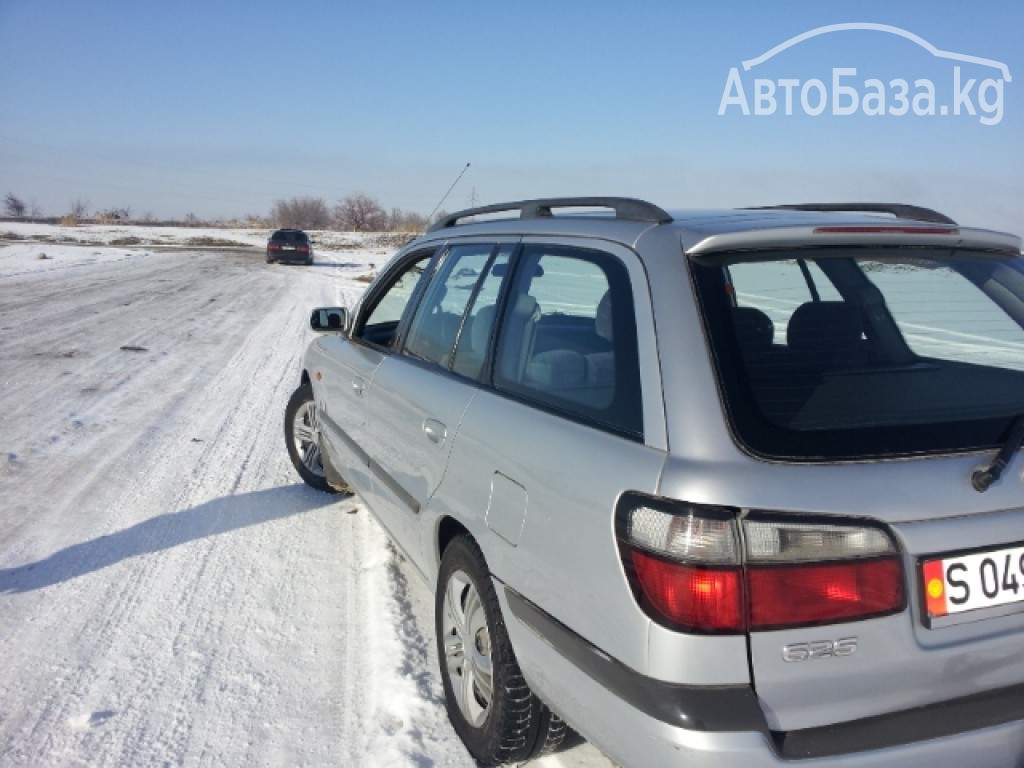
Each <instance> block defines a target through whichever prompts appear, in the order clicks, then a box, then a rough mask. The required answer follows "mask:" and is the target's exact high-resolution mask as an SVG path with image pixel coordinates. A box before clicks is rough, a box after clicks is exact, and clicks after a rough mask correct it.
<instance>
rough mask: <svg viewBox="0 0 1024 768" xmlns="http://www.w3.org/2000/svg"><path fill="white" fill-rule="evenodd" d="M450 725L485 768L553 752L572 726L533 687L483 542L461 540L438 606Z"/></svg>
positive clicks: (443, 572) (446, 559) (445, 570)
mask: <svg viewBox="0 0 1024 768" xmlns="http://www.w3.org/2000/svg"><path fill="white" fill-rule="evenodd" d="M434 610H435V623H436V630H437V654H438V659H439V660H440V666H441V680H442V682H443V684H444V694H445V706H446V708H447V710H448V718H449V719H450V720H451V722H452V725H453V726H454V728H455V731H456V733H458V734H459V737H460V738H461V739H462V741H463V743H464V744H465V745H466V748H467V749H468V750H469V752H470V754H471V755H472V756H473V757H474V758H475V759H476V760H477V761H478V762H479V763H481V764H482V765H501V764H504V763H509V762H521V761H523V760H527V759H529V758H530V757H533V756H534V755H536V754H539V753H541V752H548V751H551V750H553V749H554V748H556V747H557V746H558V744H559V743H560V742H561V740H562V737H563V736H564V734H565V724H564V723H563V722H562V720H560V719H559V718H558V717H557V716H556V715H554V714H553V713H552V712H551V711H550V710H549V709H548V708H547V707H546V706H545V705H544V704H543V703H542V702H541V701H540V699H538V698H537V697H536V696H534V695H533V693H532V692H531V691H530V689H529V687H528V686H527V685H526V681H525V680H524V679H523V675H522V672H521V671H520V669H519V663H518V662H517V661H516V657H515V653H514V652H513V651H512V644H511V642H510V641H509V639H508V633H507V632H506V630H505V622H504V621H503V619H502V617H501V608H500V606H499V605H498V597H497V595H496V594H495V591H494V584H493V583H492V582H491V578H490V575H489V573H488V571H487V564H486V563H485V562H484V558H483V553H481V552H480V549H479V547H478V546H477V544H476V542H474V541H473V540H472V539H470V538H468V537H466V536H462V537H459V538H457V539H455V540H454V541H452V542H451V544H449V545H448V547H447V549H445V552H444V556H443V557H442V559H441V569H440V574H439V576H438V581H437V596H436V600H435V604H434Z"/></svg>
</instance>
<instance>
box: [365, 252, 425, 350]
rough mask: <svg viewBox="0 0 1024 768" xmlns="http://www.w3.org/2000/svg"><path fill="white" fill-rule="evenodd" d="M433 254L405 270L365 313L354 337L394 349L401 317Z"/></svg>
mask: <svg viewBox="0 0 1024 768" xmlns="http://www.w3.org/2000/svg"><path fill="white" fill-rule="evenodd" d="M433 255H434V254H433V252H432V251H431V252H429V253H424V254H422V255H421V256H420V257H419V258H417V259H415V260H414V261H413V262H412V263H410V264H409V265H408V266H406V267H405V269H403V270H402V271H401V272H400V273H399V274H398V275H397V276H396V277H395V279H394V280H393V281H392V282H391V284H390V285H389V286H388V287H387V288H386V289H385V290H384V291H383V292H382V293H381V294H379V295H377V296H376V297H374V299H373V303H372V304H371V306H370V307H369V308H368V310H366V311H364V313H363V320H362V322H361V323H360V324H359V325H357V326H356V328H355V330H354V332H353V334H352V336H353V338H356V339H364V340H365V341H368V342H370V343H371V344H376V345H377V346H380V347H392V346H394V343H395V337H396V335H397V333H398V326H399V324H400V323H401V321H402V316H403V315H404V314H405V312H406V308H407V307H408V306H409V301H410V299H412V296H413V293H414V291H415V290H416V286H417V285H418V284H419V281H420V279H421V278H422V277H423V273H424V272H425V271H426V269H427V267H428V266H429V264H430V259H431V258H432V257H433Z"/></svg>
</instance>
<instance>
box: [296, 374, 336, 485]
mask: <svg viewBox="0 0 1024 768" xmlns="http://www.w3.org/2000/svg"><path fill="white" fill-rule="evenodd" d="M284 439H285V443H286V444H287V446H288V457H289V458H290V459H291V460H292V465H293V466H294V467H295V470H296V471H297V472H298V473H299V475H300V476H301V477H302V479H303V481H305V483H306V484H307V485H311V486H313V487H314V488H316V489H317V490H320V491H326V492H327V493H336V492H337V489H335V488H332V487H331V486H330V484H328V482H327V473H326V472H325V471H324V464H323V456H322V455H321V454H320V413H319V411H318V410H317V407H316V401H315V400H314V399H313V388H312V387H311V386H310V385H309V384H308V383H304V384H302V385H301V386H300V387H299V388H298V389H296V390H295V391H294V392H293V393H292V396H291V398H290V399H289V400H288V406H287V407H286V408H285V410H284Z"/></svg>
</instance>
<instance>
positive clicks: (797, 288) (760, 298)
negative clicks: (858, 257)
mask: <svg viewBox="0 0 1024 768" xmlns="http://www.w3.org/2000/svg"><path fill="white" fill-rule="evenodd" d="M804 269H806V273H805V272H804ZM729 276H730V279H731V285H732V289H733V291H734V298H735V302H736V306H737V307H749V308H751V309H756V310H759V311H761V312H763V313H764V314H766V315H767V316H768V318H769V319H770V320H771V323H772V325H773V326H774V334H773V338H772V341H773V343H775V344H785V343H786V329H787V327H788V325H789V319H790V317H792V315H793V312H794V311H796V308H797V307H799V306H800V305H801V304H804V303H806V302H809V301H842V297H841V296H840V295H839V292H838V291H837V290H836V289H835V286H834V285H832V281H831V280H829V279H828V278H827V277H826V276H825V273H824V272H822V271H821V268H820V267H819V266H818V265H817V264H816V263H814V262H813V261H805V262H804V263H803V269H801V263H800V262H798V261H797V260H796V259H786V260H781V261H765V262H755V263H751V264H743V265H733V266H732V267H730V268H729ZM808 280H810V284H809V283H808ZM811 286H813V288H814V291H815V292H816V293H817V297H815V295H814V294H813V293H812V292H811Z"/></svg>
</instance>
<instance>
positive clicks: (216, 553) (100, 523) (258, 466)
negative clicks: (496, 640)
mask: <svg viewBox="0 0 1024 768" xmlns="http://www.w3.org/2000/svg"><path fill="white" fill-rule="evenodd" d="M13 226H14V225H10V224H3V223H0V237H2V235H3V232H5V231H7V232H10V231H12V230H11V227H13ZM63 229H64V228H59V227H50V229H49V230H45V229H39V230H37V231H34V232H32V233H28V232H24V231H22V232H19V233H17V234H19V236H21V237H26V236H28V235H29V234H31V235H32V236H33V237H34V238H39V239H42V238H43V237H46V236H48V235H60V234H62V233H61V232H60V231H57V230H63ZM79 229H82V230H86V228H79ZM113 229H117V230H118V231H113ZM121 229H123V228H112V231H110V232H107V233H101V232H99V231H97V230H95V229H93V228H88V231H87V232H83V234H84V235H87V236H88V237H90V238H96V239H97V240H99V241H100V242H98V243H92V244H90V245H86V246H72V245H63V244H61V245H55V244H53V243H52V242H44V243H38V242H26V241H24V240H18V241H17V242H15V243H14V244H11V245H7V246H4V245H3V244H0V385H2V396H0V397H2V400H0V413H2V414H3V415H2V416H0V500H2V504H0V647H2V648H3V649H4V662H3V665H2V667H0V764H2V765H4V766H72V765H88V766H93V767H95V768H103V767H105V766H148V765H182V766H296V765H303V766H335V765H336V766H417V767H418V768H420V767H424V766H444V767H447V766H453V767H454V768H458V767H459V766H467V767H468V766H471V765H472V761H471V760H470V758H469V757H468V755H467V753H466V752H465V750H464V748H463V747H462V745H461V743H460V742H459V741H458V738H457V737H456V736H455V733H454V731H453V730H452V729H451V726H450V725H449V723H448V720H447V717H446V715H445V712H444V705H443V697H442V691H441V683H440V678H439V676H438V674H437V658H436V651H435V646H434V633H433V618H432V613H433V606H432V595H431V593H430V591H429V589H428V588H427V587H426V586H425V585H423V584H422V582H420V581H419V580H418V577H417V576H416V575H415V574H414V572H413V571H412V570H411V569H410V568H408V566H407V565H406V564H405V563H403V562H402V561H401V559H400V558H399V557H398V556H397V555H396V554H395V552H394V550H393V548H392V547H391V546H390V545H389V543H388V541H387V539H386V537H385V536H384V534H383V533H382V532H381V530H380V528H379V527H378V526H377V525H376V523H375V522H374V521H373V519H372V518H371V517H369V516H368V514H367V512H366V511H365V509H364V508H363V507H362V505H361V504H360V502H359V501H358V499H355V498H346V497H338V496H328V495H325V494H320V493H318V492H316V491H313V490H311V489H309V488H307V487H306V486H304V485H302V484H301V483H300V481H299V479H298V477H297V475H296V474H295V473H294V471H293V470H292V468H291V466H290V464H289V462H288V459H287V455H286V453H285V450H284V445H283V440H282V435H281V422H282V416H283V412H284V406H285V402H286V401H287V398H288V396H289V394H290V393H291V391H292V389H293V387H294V386H295V384H296V382H297V378H298V371H299V365H300V359H301V354H302V351H303V350H304V348H305V345H306V343H307V342H308V340H309V338H310V337H311V331H309V330H308V328H307V327H306V318H307V317H308V313H309V309H310V308H311V307H313V306H316V305H324V304H351V303H353V302H354V301H355V299H356V298H357V297H358V296H359V294H360V293H361V291H362V290H364V288H365V283H363V282H359V281H357V280H355V279H354V278H355V277H357V276H360V275H365V274H367V273H369V272H372V271H375V270H376V269H379V268H380V267H381V266H383V263H384V261H385V260H386V259H387V257H388V256H389V255H390V252H391V250H390V249H385V248H382V247H380V245H379V244H378V243H377V242H375V241H374V240H373V239H372V238H369V237H368V238H366V239H365V240H360V239H359V237H360V236H357V235H348V236H346V237H348V238H349V239H351V240H352V241H354V242H356V245H352V246H347V247H345V248H339V249H337V250H328V249H326V248H324V249H322V250H318V263H317V264H316V265H314V266H313V267H302V266H281V265H273V266H270V265H267V264H265V263H264V259H263V252H262V245H263V244H264V243H265V234H264V235H262V236H260V237H257V238H256V240H257V243H256V244H257V245H258V246H259V247H257V248H253V249H251V250H249V251H244V250H232V251H216V250H203V251H197V250H184V251H169V250H154V249H152V248H149V247H148V246H146V245H138V246H130V247H127V246H125V247H110V246H107V245H105V244H104V242H103V239H104V238H106V239H107V240H112V239H119V238H122V237H123V236H124V235H123V232H121V231H120V230H121ZM185 232H187V234H188V237H194V236H196V231H195V230H185ZM202 234H206V233H201V235H202ZM210 234H211V236H213V234H216V235H217V236H221V235H222V232H221V231H220V230H211V231H210ZM138 236H139V239H145V235H144V230H143V231H142V233H140V234H139V235H138ZM40 253H45V254H46V256H47V258H45V259H43V258H39V254H40ZM536 765H537V766H588V765H591V766H593V765H599V766H607V765H609V764H608V762H607V761H606V760H605V759H604V758H603V757H601V756H600V755H599V754H598V753H597V752H596V751H595V750H593V748H591V747H590V746H589V745H586V744H583V745H580V746H577V747H575V748H573V749H571V750H568V751H566V752H563V753H561V754H558V755H554V756H551V757H548V758H545V759H544V760H541V761H537V762H536Z"/></svg>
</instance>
